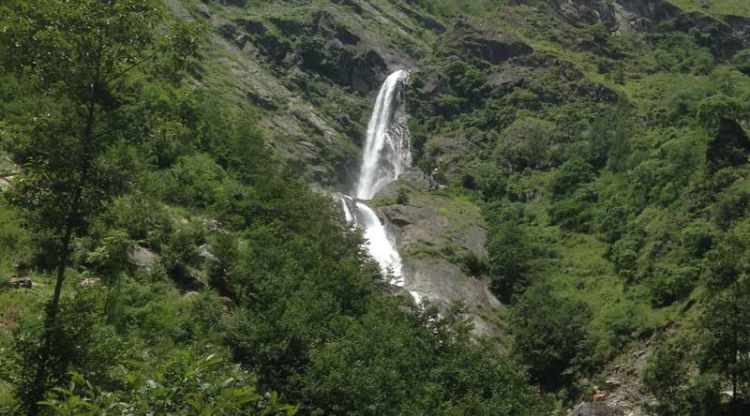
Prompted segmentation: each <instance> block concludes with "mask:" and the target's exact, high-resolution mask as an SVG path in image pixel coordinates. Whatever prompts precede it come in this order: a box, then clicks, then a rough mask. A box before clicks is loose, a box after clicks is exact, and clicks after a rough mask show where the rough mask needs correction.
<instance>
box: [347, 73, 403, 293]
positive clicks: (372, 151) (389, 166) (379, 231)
mask: <svg viewBox="0 0 750 416" xmlns="http://www.w3.org/2000/svg"><path fill="white" fill-rule="evenodd" d="M408 75H409V72H408V71H405V70H398V71H396V72H393V73H392V74H390V75H389V76H388V78H386V80H385V82H383V85H382V86H381V87H380V91H379V92H378V97H377V100H376V101H375V107H374V109H373V111H372V115H371V116H370V122H369V123H368V125H367V137H366V139H365V146H364V153H363V155H362V165H361V168H360V173H359V179H358V181H357V185H356V187H355V192H354V195H355V196H356V199H354V198H352V197H350V196H347V195H342V196H341V197H340V201H341V204H342V206H343V210H344V215H345V217H346V221H347V222H348V223H349V224H350V226H351V227H352V228H360V229H362V231H363V233H364V238H365V249H366V250H367V252H368V253H369V254H370V256H371V257H372V258H373V259H375V260H376V261H377V262H378V264H379V265H380V268H381V270H382V272H383V274H384V275H385V276H387V278H388V281H389V283H391V284H393V285H397V286H403V285H404V275H403V263H402V261H401V255H399V253H398V250H396V248H395V245H394V242H393V238H392V237H391V235H389V233H388V230H387V227H386V226H385V225H384V224H383V223H382V222H381V221H380V218H378V216H377V214H375V211H373V210H372V208H370V207H369V206H368V205H367V204H366V203H365V201H367V200H370V199H372V198H373V197H374V196H375V195H376V194H377V193H378V191H380V190H381V189H383V187H385V186H386V185H387V184H389V183H391V182H393V181H395V180H396V179H398V176H399V175H400V174H401V173H402V172H403V171H404V170H405V169H406V168H408V167H409V165H410V164H411V150H410V148H411V146H410V143H409V133H408V130H407V128H406V125H405V123H404V122H403V120H397V118H398V117H399V116H401V117H403V114H402V113H401V111H400V109H401V108H403V107H402V106H403V93H404V81H405V79H406V78H407V77H408ZM415 299H416V298H415Z"/></svg>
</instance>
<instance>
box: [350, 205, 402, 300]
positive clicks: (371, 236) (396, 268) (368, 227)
mask: <svg viewBox="0 0 750 416" xmlns="http://www.w3.org/2000/svg"><path fill="white" fill-rule="evenodd" d="M357 210H358V211H359V213H360V215H361V216H362V228H363V229H364V232H365V248H366V249H367V252H368V253H370V256H372V257H373V258H374V259H375V260H377V261H378V263H379V264H380V268H381V269H382V270H383V274H385V275H386V277H388V282H389V283H391V284H393V285H396V286H403V285H404V277H403V270H402V267H403V266H402V264H401V256H400V255H399V254H398V251H396V248H395V247H393V243H392V242H391V240H390V238H388V233H387V232H386V230H385V227H383V224H382V223H381V222H380V218H378V216H377V215H375V212H374V211H373V210H372V209H371V208H370V207H368V206H367V205H365V204H363V203H362V202H357Z"/></svg>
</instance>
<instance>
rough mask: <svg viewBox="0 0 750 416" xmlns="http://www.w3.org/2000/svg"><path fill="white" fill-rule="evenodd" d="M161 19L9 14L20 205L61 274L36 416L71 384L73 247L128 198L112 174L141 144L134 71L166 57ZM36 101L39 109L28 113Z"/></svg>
mask: <svg viewBox="0 0 750 416" xmlns="http://www.w3.org/2000/svg"><path fill="white" fill-rule="evenodd" d="M157 12H158V10H157V4H156V3H155V2H153V1H150V0H122V1H114V0H108V1H104V2H102V1H95V0H87V1H77V2H69V1H62V0H55V1H48V2H43V3H38V4H37V3H32V2H28V1H20V0H12V1H10V2H9V3H6V4H5V5H4V6H3V7H2V8H0V22H1V23H0V25H2V26H3V31H2V32H1V33H0V45H1V46H0V59H1V60H2V65H3V67H4V69H5V70H6V71H8V72H9V73H11V74H14V75H16V76H18V77H19V78H22V79H23V82H24V89H25V92H26V93H29V94H30V95H29V96H23V95H20V94H19V95H18V96H16V97H15V99H16V100H18V102H19V103H20V104H19V105H18V107H17V111H15V112H14V113H13V114H11V115H10V117H9V120H10V122H9V123H8V126H7V133H8V137H7V138H6V139H7V143H8V145H9V150H10V152H11V154H12V155H13V157H14V161H15V162H16V163H17V164H19V165H21V166H22V170H21V173H20V175H19V178H18V179H17V180H16V181H15V182H14V188H13V190H12V192H11V196H10V198H11V201H12V202H13V203H14V204H15V205H16V206H18V207H19V208H20V209H21V210H22V212H23V213H24V215H25V216H26V220H27V224H28V225H29V226H30V227H32V228H33V229H34V233H35V235H37V236H38V238H40V239H41V240H42V244H43V245H44V247H45V248H46V249H48V250H49V252H48V256H49V259H50V260H49V262H50V266H52V267H54V268H55V269H56V283H55V290H54V294H53V296H52V299H51V301H50V303H49V305H48V307H47V310H46V318H45V324H44V325H45V330H44V333H43V335H42V337H41V343H40V346H39V354H38V362H37V364H36V369H35V370H33V371H35V374H36V375H35V380H34V382H33V383H32V384H31V385H28V386H26V387H27V388H30V389H32V391H30V392H25V393H24V395H23V397H25V399H26V400H25V402H24V407H25V408H26V410H27V412H28V413H29V414H36V413H38V407H37V405H36V403H37V402H38V401H39V400H40V399H41V398H42V397H43V396H44V393H45V391H46V390H47V389H48V388H49V386H50V385H51V384H54V383H56V380H58V379H60V378H61V377H63V376H64V374H62V373H60V371H59V369H57V370H55V372H54V373H52V370H53V369H52V368H51V362H50V360H51V359H52V358H51V357H52V355H53V354H55V353H56V352H55V351H54V350H53V349H52V343H51V338H52V334H53V333H55V332H56V331H58V326H59V325H58V312H59V309H60V299H61V293H62V289H63V283H64V281H65V272H66V268H67V267H68V265H69V263H70V259H71V253H72V245H71V243H72V240H73V238H74V237H75V236H77V235H80V234H81V233H83V232H84V231H85V228H86V225H87V223H88V222H89V221H90V219H91V218H92V216H93V215H94V214H95V213H97V212H98V211H99V210H100V209H101V207H102V206H103V203H105V202H106V201H108V200H109V199H111V198H112V196H114V195H116V194H117V193H118V192H121V190H122V187H123V181H121V180H120V178H121V177H122V175H123V174H124V173H123V172H117V173H114V172H113V171H112V169H113V167H114V168H115V169H116V168H117V167H118V166H119V165H118V163H112V162H113V161H112V159H111V156H112V153H111V151H112V149H113V148H114V147H115V146H118V145H120V144H121V143H122V142H123V141H124V140H128V139H131V138H132V137H131V136H130V134H131V133H129V128H132V126H133V124H131V122H132V121H133V120H132V119H130V116H129V115H128V112H127V111H124V110H123V109H126V108H127V107H128V103H129V102H131V101H133V97H134V95H135V94H137V93H138V87H137V85H134V84H133V82H132V81H133V77H134V73H135V72H136V71H137V70H138V69H139V68H140V67H142V66H143V65H144V64H146V63H148V62H150V61H152V60H153V59H154V57H155V56H156V52H155V50H154V46H155V41H154V37H153V34H154V26H155V24H156V22H157V17H158V13H157ZM188 46H189V45H188ZM178 52H182V51H178ZM29 99H32V100H34V101H33V102H34V105H33V106H32V107H30V108H27V107H25V106H24V105H23V103H24V100H29ZM24 110H26V111H24ZM63 368H64V367H63Z"/></svg>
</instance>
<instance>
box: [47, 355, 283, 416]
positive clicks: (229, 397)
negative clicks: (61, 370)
mask: <svg viewBox="0 0 750 416" xmlns="http://www.w3.org/2000/svg"><path fill="white" fill-rule="evenodd" d="M117 372H118V373H119V374H118V376H119V377H121V378H122V379H123V380H125V381H126V385H125V386H124V389H123V390H122V391H117V392H111V391H103V390H102V389H100V388H97V386H95V385H92V384H91V383H90V382H89V381H87V380H86V377H85V376H84V375H83V374H81V373H77V372H74V373H72V374H71V375H70V377H69V378H70V381H69V383H68V384H67V386H66V387H56V388H55V389H54V394H53V396H52V397H51V398H50V399H48V400H46V401H44V402H43V403H42V404H43V405H45V406H49V407H50V408H51V410H52V414H54V415H61V416H62V415H70V416H73V415H76V416H78V415H92V416H93V415H100V414H102V413H109V412H114V413H118V414H127V415H149V414H154V412H157V413H164V414H180V415H216V414H221V415H288V416H290V415H294V414H296V413H297V408H296V407H294V406H290V405H286V404H281V403H279V401H278V396H277V395H276V394H275V393H271V394H267V395H261V394H259V393H257V392H256V390H255V387H254V386H253V379H252V375H251V374H249V373H247V372H246V371H243V370H241V369H240V367H239V366H238V365H234V366H230V365H228V364H227V363H226V362H225V361H224V360H222V358H221V357H219V356H216V355H213V354H211V355H208V356H205V357H195V356H194V355H193V354H191V353H190V352H188V351H176V352H174V353H173V355H172V356H171V357H170V358H169V359H168V360H166V361H164V362H162V363H160V364H159V365H157V366H156V367H154V368H149V367H145V366H143V365H142V364H139V363H136V362H132V361H131V362H127V363H126V365H125V366H122V367H120V368H119V369H118V370H117Z"/></svg>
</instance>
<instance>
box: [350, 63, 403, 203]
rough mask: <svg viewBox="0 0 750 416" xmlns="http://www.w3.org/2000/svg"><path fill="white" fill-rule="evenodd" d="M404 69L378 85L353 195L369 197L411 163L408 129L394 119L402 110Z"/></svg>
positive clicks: (400, 121) (394, 178)
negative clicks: (381, 84)
mask: <svg viewBox="0 0 750 416" xmlns="http://www.w3.org/2000/svg"><path fill="white" fill-rule="evenodd" d="M408 75H409V72H408V71H404V70H398V71H396V72H394V73H392V74H391V75H389V76H388V78H386V79H385V82H384V83H383V86H381V87H380V91H379V92H378V98H377V100H376V101H375V108H374V109H373V111H372V115H371V116H370V122H369V123H368V124H367V140H366V141H365V149H364V150H365V151H364V155H363V157H362V167H361V168H360V172H359V183H358V184H357V192H356V196H357V198H359V199H372V197H374V196H375V194H376V193H377V192H378V191H379V190H380V189H382V188H383V186H385V185H387V184H388V183H390V182H393V181H394V180H396V179H398V176H399V175H400V174H401V173H402V172H403V171H404V169H405V168H407V167H409V165H411V150H410V143H409V132H408V129H407V128H406V123H405V122H404V121H403V120H395V119H394V118H395V117H396V116H397V115H400V116H402V117H403V112H401V114H397V113H398V112H397V110H398V109H399V107H400V106H402V105H403V97H402V96H401V94H402V92H403V82H404V79H406V77H407V76H408Z"/></svg>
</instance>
